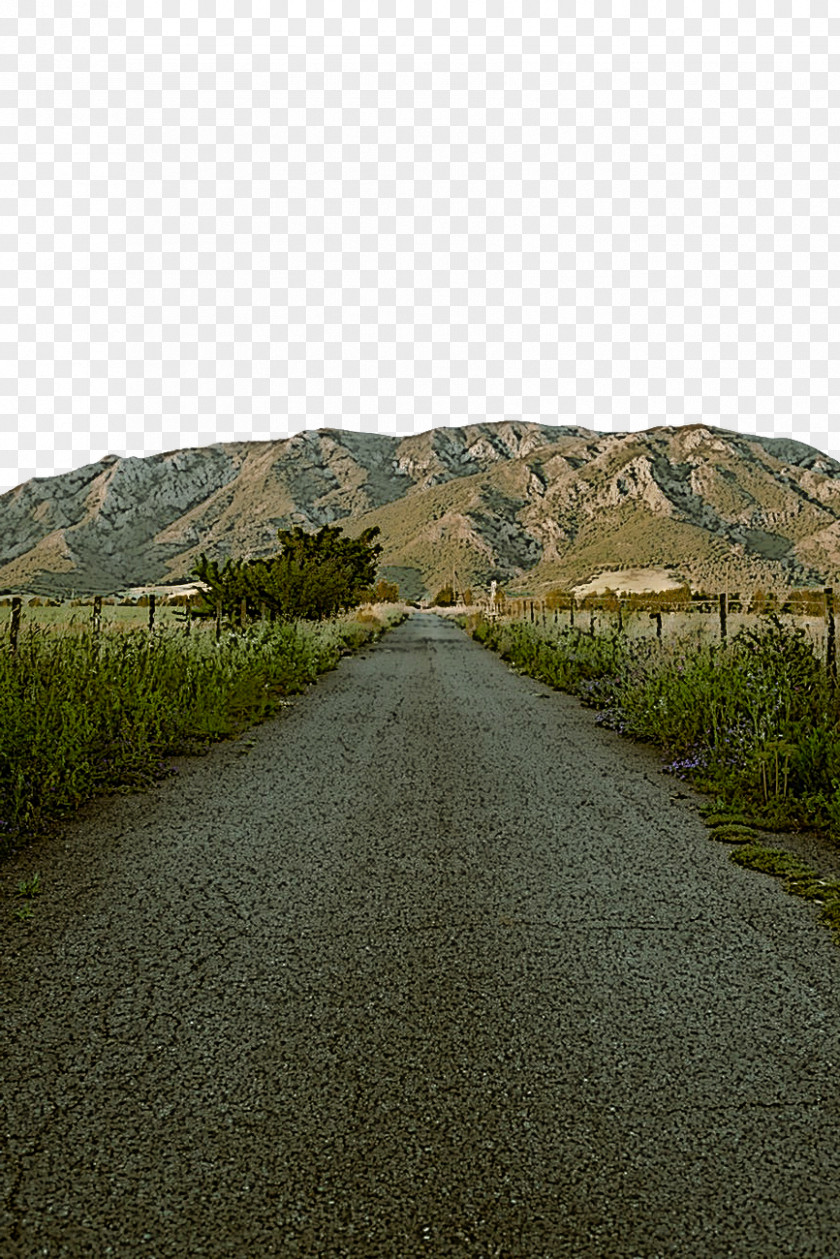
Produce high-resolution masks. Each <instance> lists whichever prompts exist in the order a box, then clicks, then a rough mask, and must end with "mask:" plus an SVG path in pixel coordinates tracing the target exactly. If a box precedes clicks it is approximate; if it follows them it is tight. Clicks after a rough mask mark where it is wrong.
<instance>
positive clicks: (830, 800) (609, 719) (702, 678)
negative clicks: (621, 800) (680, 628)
mask: <svg viewBox="0 0 840 1259" xmlns="http://www.w3.org/2000/svg"><path fill="white" fill-rule="evenodd" d="M459 620H460V622H461V624H462V625H463V626H464V627H465V628H466V630H467V632H468V633H470V634H471V635H472V637H474V638H475V639H477V640H478V641H479V642H481V643H483V644H484V645H485V646H487V647H489V648H492V649H493V650H495V651H497V652H499V654H500V655H501V656H502V658H503V659H505V660H507V661H509V662H510V664H511V666H512V667H513V668H515V669H517V670H521V671H522V672H523V673H527V674H528V675H530V676H531V677H534V678H538V679H539V680H540V681H543V682H546V683H548V684H549V685H550V686H554V687H556V688H557V689H559V690H563V691H567V692H569V693H571V694H573V695H576V696H578V698H580V699H581V700H582V701H583V702H584V703H586V704H588V705H590V706H592V707H594V708H596V709H598V716H597V718H596V720H597V721H598V722H599V723H601V724H602V725H604V726H607V727H608V728H610V729H613V730H616V731H618V732H619V733H621V734H625V735H630V736H632V737H633V738H636V739H640V740H644V741H646V742H650V743H652V744H654V745H656V746H657V747H659V748H660V749H661V750H662V751H663V753H664V768H665V770H666V771H667V772H668V773H671V774H673V775H674V776H675V777H677V778H679V779H682V780H684V781H686V782H689V783H691V784H692V785H693V786H694V787H696V788H697V789H698V790H700V791H702V792H705V793H708V794H709V795H711V797H712V798H713V802H712V803H710V805H709V808H708V810H706V821H707V824H708V825H709V826H710V828H711V834H712V837H713V838H715V839H718V840H720V841H722V842H725V843H731V844H734V845H736V848H735V850H734V851H733V854H732V856H733V860H736V861H737V862H738V863H739V864H741V865H750V866H752V867H753V868H755V869H760V870H764V871H765V872H767V873H772V874H775V875H777V877H781V878H783V879H784V880H785V886H786V887H787V890H788V891H791V892H793V893H795V894H797V895H803V896H806V898H807V899H810V900H816V901H818V902H819V903H820V906H821V914H822V917H823V918H824V919H825V920H826V921H828V922H829V923H830V924H831V925H832V926H833V927H834V929H835V930H836V931H840V882H837V881H834V880H821V879H819V877H818V876H817V875H816V874H814V872H813V871H810V870H808V869H807V868H806V867H805V866H803V865H802V864H801V863H799V862H796V860H795V859H794V858H792V857H791V856H790V854H787V853H779V852H778V851H777V850H771V849H767V848H764V847H762V845H761V842H760V838H761V837H760V833H759V832H760V831H761V830H773V831H795V830H814V831H818V832H821V833H823V834H824V835H826V836H828V837H829V838H830V839H832V840H834V841H835V842H840V689H838V687H837V685H836V683H835V681H834V680H833V679H832V677H831V676H830V675H829V673H828V671H827V670H826V668H825V665H824V664H823V663H822V662H820V661H819V660H818V659H817V657H816V656H815V654H814V651H813V648H812V645H811V643H810V642H809V640H808V638H807V635H806V634H805V632H804V630H802V629H801V628H798V627H796V626H795V625H791V624H788V623H785V622H784V621H783V620H782V618H780V617H779V616H778V615H777V614H775V613H771V614H769V615H767V616H765V617H762V618H761V620H760V622H759V623H758V625H757V626H756V627H754V628H749V629H747V628H744V629H742V630H740V631H739V632H738V633H737V634H736V635H734V636H733V637H732V638H730V639H728V640H727V641H725V642H723V643H721V642H709V641H706V642H699V641H698V640H697V639H696V638H673V639H665V640H658V639H656V638H651V637H647V638H633V637H632V636H629V635H627V634H625V633H619V632H613V633H599V634H595V635H591V636H590V635H589V634H587V633H585V632H582V631H581V630H579V629H577V628H572V627H570V626H563V627H558V626H553V625H547V626H542V625H539V624H532V623H530V622H528V621H504V620H496V619H487V618H486V617H485V616H483V615H481V614H477V615H473V616H468V617H461V618H459ZM791 862H793V863H794V864H795V866H796V869H795V870H794V866H793V865H791Z"/></svg>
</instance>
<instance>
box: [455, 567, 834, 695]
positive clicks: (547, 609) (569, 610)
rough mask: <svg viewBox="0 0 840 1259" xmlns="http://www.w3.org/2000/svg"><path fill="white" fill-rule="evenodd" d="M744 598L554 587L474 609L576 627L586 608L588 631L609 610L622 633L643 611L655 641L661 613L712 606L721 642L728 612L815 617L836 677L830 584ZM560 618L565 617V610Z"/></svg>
mask: <svg viewBox="0 0 840 1259" xmlns="http://www.w3.org/2000/svg"><path fill="white" fill-rule="evenodd" d="M746 602H747V601H746V600H742V599H740V597H737V596H730V595H729V594H728V593H727V592H726V591H721V592H719V593H716V594H714V595H708V594H698V595H692V596H691V597H690V598H686V599H676V600H674V599H672V600H667V599H665V598H662V597H661V596H656V595H654V596H650V595H648V596H647V598H645V597H643V596H640V595H629V596H621V595H615V594H609V595H586V596H585V597H584V598H583V599H578V598H577V597H576V596H575V595H574V594H573V593H571V592H570V591H563V592H555V593H553V594H552V595H550V596H548V598H544V599H531V598H525V597H518V598H513V599H506V598H505V597H504V596H502V597H501V598H500V597H498V596H497V598H496V601H495V603H491V602H490V601H489V600H485V601H484V602H482V603H480V604H478V605H477V607H476V610H477V611H481V612H483V613H484V614H485V615H489V616H490V617H492V618H499V619H504V620H515V621H522V620H524V621H528V622H530V623H531V624H532V625H533V624H542V625H543V626H545V625H548V624H550V623H552V622H553V623H554V624H555V625H557V624H559V622H560V618H561V613H562V614H568V622H567V623H568V625H569V626H570V627H572V628H574V627H575V626H576V614H577V613H579V612H585V611H588V612H589V633H590V635H594V633H595V618H596V613H599V612H600V613H604V612H608V613H612V614H614V615H615V617H616V623H617V628H618V632H619V633H623V632H624V630H625V617H626V616H627V615H629V614H632V613H647V615H648V617H649V619H650V620H651V621H652V622H654V623H655V626H656V637H657V639H658V640H659V641H661V640H662V618H663V615H665V614H667V613H683V614H688V615H693V614H696V615H698V616H700V617H702V616H704V615H709V614H711V613H712V612H714V611H717V615H718V621H719V636H720V641H721V642H725V641H726V639H727V636H728V633H729V617H730V615H734V614H736V613H737V614H740V615H747V616H762V615H766V614H767V613H776V614H778V615H782V616H794V617H796V616H798V617H807V618H811V619H820V620H822V621H824V623H825V627H826V635H825V664H826V668H827V670H828V672H829V674H830V676H831V677H832V679H836V677H837V652H836V628H835V620H834V618H835V607H834V589H833V587H832V586H825V587H823V588H822V589H809V590H798V591H796V592H795V593H792V594H791V595H789V596H788V597H787V598H785V599H779V598H778V597H770V598H767V597H765V598H764V599H762V600H760V601H756V600H755V599H753V600H752V601H751V602H750V603H749V604H748V605H747V606H745V603H746ZM563 619H564V620H565V619H566V618H565V615H564V617H563ZM581 632H583V631H581Z"/></svg>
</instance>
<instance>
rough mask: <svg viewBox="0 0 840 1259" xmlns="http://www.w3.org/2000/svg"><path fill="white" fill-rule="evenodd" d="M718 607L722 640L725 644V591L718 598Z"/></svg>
mask: <svg viewBox="0 0 840 1259" xmlns="http://www.w3.org/2000/svg"><path fill="white" fill-rule="evenodd" d="M718 605H719V607H720V639H721V642H723V641H724V640H725V638H726V592H725V591H724V592H723V593H722V594H721V595H719V596H718Z"/></svg>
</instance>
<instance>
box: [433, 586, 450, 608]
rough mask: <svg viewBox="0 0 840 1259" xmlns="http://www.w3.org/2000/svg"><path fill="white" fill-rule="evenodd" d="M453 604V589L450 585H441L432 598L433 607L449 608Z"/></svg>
mask: <svg viewBox="0 0 840 1259" xmlns="http://www.w3.org/2000/svg"><path fill="white" fill-rule="evenodd" d="M454 605H455V591H454V590H453V588H452V586H442V587H441V588H440V590H439V591H438V592H437V594H436V595H435V597H434V599H432V607H433V608H451V607H454Z"/></svg>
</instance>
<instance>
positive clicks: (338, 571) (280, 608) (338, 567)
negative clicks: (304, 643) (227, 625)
mask: <svg viewBox="0 0 840 1259" xmlns="http://www.w3.org/2000/svg"><path fill="white" fill-rule="evenodd" d="M379 532H380V531H379V529H378V528H373V529H366V530H365V531H364V532H363V533H362V534H360V535H359V537H358V538H344V537H342V536H341V528H340V527H339V526H337V525H324V527H323V528H322V529H319V530H318V531H317V533H306V532H305V531H304V530H303V529H301V528H300V527H299V526H298V527H295V528H294V529H291V530H285V529H281V530H279V532H278V534H277V538H278V541H279V543H280V551H279V554H277V555H275V556H271V557H269V558H267V559H257V560H247V561H244V560H237V559H230V560H227V561H226V563H225V564H224V566H222V567H220V566H219V564H218V563H216V562H215V561H213V560H208V559H207V557H206V556H205V555H203V554H202V555H201V557H200V559H199V562H198V564H197V565H196V566H195V568H194V569H193V573H194V574H195V575H196V576H197V577H199V578H200V579H201V580H202V581H203V582H205V583H206V585H207V586H208V587H209V589H208V591H207V592H206V593H205V594H204V601H205V604H206V607H205V609H204V611H205V612H208V611H215V609H216V607H217V606H218V605H219V604H221V607H222V613H223V614H224V615H226V616H236V615H238V613H239V609H240V608H241V605H242V600H243V599H244V600H245V601H246V610H247V613H248V615H249V616H255V615H257V614H258V612H259V610H260V608H261V605H265V607H266V608H267V609H268V610H269V611H270V612H272V613H273V614H274V615H276V616H279V617H281V618H283V619H286V620H295V619H302V620H320V619H321V618H323V617H326V616H334V615H335V614H336V613H337V612H341V611H343V610H346V609H347V608H352V607H355V606H356V605H357V604H358V603H360V602H361V598H362V595H363V592H364V591H365V589H366V588H368V587H369V586H370V585H371V584H372V583H373V581H374V579H375V577H376V564H377V560H378V557H379V555H380V554H381V551H382V547H381V546H380V545H379V544H377V543H375V539H376V538H377V537H378V535H379Z"/></svg>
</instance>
